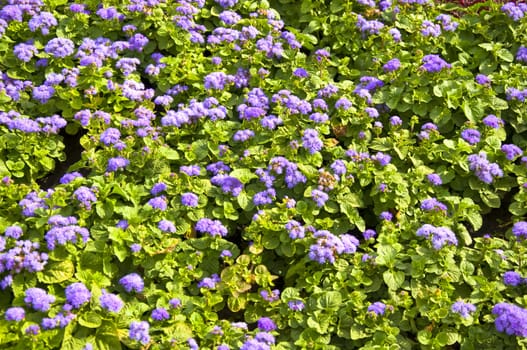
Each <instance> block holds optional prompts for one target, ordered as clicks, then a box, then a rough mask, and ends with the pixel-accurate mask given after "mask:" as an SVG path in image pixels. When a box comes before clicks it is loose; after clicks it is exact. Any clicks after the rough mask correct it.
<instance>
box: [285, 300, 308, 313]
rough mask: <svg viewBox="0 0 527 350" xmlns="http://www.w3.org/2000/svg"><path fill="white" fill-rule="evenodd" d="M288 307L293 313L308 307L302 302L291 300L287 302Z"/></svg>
mask: <svg viewBox="0 0 527 350" xmlns="http://www.w3.org/2000/svg"><path fill="white" fill-rule="evenodd" d="M287 306H288V307H289V309H290V310H291V311H302V310H304V308H305V307H306V305H305V304H304V302H302V301H301V300H290V301H288V302H287Z"/></svg>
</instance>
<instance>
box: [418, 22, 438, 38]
mask: <svg viewBox="0 0 527 350" xmlns="http://www.w3.org/2000/svg"><path fill="white" fill-rule="evenodd" d="M421 34H423V36H433V37H438V36H440V35H441V27H440V26H439V24H434V23H432V22H430V21H423V24H422V25H421Z"/></svg>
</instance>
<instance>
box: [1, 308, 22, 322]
mask: <svg viewBox="0 0 527 350" xmlns="http://www.w3.org/2000/svg"><path fill="white" fill-rule="evenodd" d="M25 317H26V312H25V310H24V308H22V307H18V306H16V307H10V308H9V309H7V310H5V319H6V321H16V322H18V321H22V320H23V319H24V318H25Z"/></svg>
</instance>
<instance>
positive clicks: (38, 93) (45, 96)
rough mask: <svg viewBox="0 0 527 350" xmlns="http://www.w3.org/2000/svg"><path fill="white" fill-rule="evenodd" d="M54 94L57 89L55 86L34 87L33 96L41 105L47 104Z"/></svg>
mask: <svg viewBox="0 0 527 350" xmlns="http://www.w3.org/2000/svg"><path fill="white" fill-rule="evenodd" d="M54 94H55V89H54V88H53V86H48V85H40V86H35V87H33V90H32V94H31V96H32V97H33V99H35V100H37V101H38V102H40V103H41V104H45V103H46V102H48V100H49V99H50V98H52V97H53V95H54Z"/></svg>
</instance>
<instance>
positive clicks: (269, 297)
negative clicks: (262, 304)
mask: <svg viewBox="0 0 527 350" xmlns="http://www.w3.org/2000/svg"><path fill="white" fill-rule="evenodd" d="M260 296H261V297H262V298H263V300H265V301H268V302H270V303H272V302H274V301H278V300H280V290H279V289H274V290H272V291H271V292H269V291H267V290H265V289H264V290H262V291H261V292H260Z"/></svg>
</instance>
